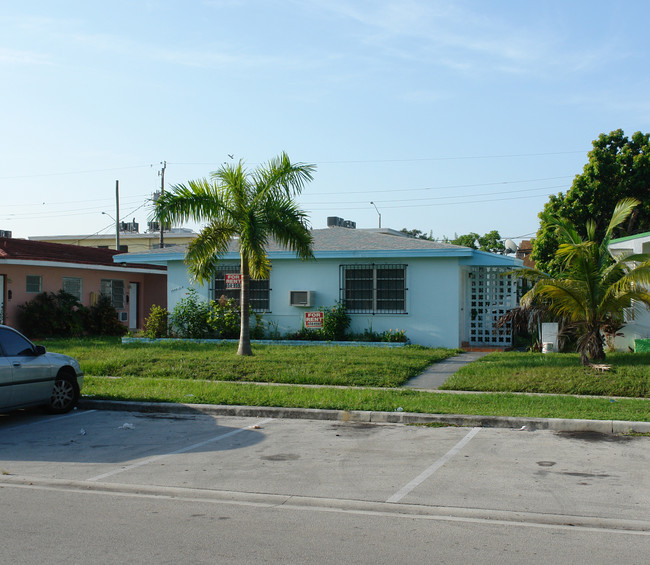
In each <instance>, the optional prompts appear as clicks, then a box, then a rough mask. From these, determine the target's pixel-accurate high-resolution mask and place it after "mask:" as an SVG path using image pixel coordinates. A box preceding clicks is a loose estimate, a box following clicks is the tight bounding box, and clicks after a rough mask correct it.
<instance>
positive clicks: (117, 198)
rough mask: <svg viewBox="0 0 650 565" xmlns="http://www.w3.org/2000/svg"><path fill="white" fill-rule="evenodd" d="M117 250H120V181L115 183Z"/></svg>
mask: <svg viewBox="0 0 650 565" xmlns="http://www.w3.org/2000/svg"><path fill="white" fill-rule="evenodd" d="M115 249H116V250H117V251H119V250H120V181H119V180H116V181H115Z"/></svg>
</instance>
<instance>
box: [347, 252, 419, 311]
mask: <svg viewBox="0 0 650 565" xmlns="http://www.w3.org/2000/svg"><path fill="white" fill-rule="evenodd" d="M406 290H407V289H406V265H393V264H385V265H375V264H370V265H368V264H365V265H341V268H340V288H339V296H340V300H341V302H343V303H344V304H345V307H346V309H347V311H348V312H349V313H351V314H406Z"/></svg>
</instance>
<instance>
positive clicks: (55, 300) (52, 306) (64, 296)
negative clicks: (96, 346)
mask: <svg viewBox="0 0 650 565" xmlns="http://www.w3.org/2000/svg"><path fill="white" fill-rule="evenodd" d="M85 316H86V308H84V307H83V306H82V305H81V303H80V302H79V301H78V300H77V299H76V298H75V297H74V296H73V295H72V294H68V293H67V292H65V291H63V290H60V291H59V292H57V293H56V294H55V293H53V292H49V293H48V292H42V293H40V294H37V295H36V296H35V297H34V298H33V299H32V300H30V301H29V302H26V303H25V304H20V305H19V306H18V320H17V322H18V323H17V325H18V328H19V329H20V330H21V331H22V332H23V333H24V334H26V335H28V336H30V337H76V336H80V335H83V334H84V329H85V328H84V320H85Z"/></svg>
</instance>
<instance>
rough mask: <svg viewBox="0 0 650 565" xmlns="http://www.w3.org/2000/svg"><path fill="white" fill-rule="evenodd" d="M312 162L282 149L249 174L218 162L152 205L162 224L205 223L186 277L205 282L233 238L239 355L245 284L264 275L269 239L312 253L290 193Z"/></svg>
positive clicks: (245, 344)
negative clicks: (237, 259) (237, 263)
mask: <svg viewBox="0 0 650 565" xmlns="http://www.w3.org/2000/svg"><path fill="white" fill-rule="evenodd" d="M315 168H316V167H315V165H308V164H303V163H296V164H294V163H291V161H290V160H289V157H288V156H287V154H286V153H282V154H281V155H280V156H278V157H276V158H274V159H271V160H270V161H269V162H268V163H267V164H266V165H265V166H261V167H258V168H257V169H255V170H254V171H252V172H249V171H247V170H245V168H244V166H243V163H242V162H241V161H240V162H239V163H238V164H237V165H234V164H225V163H224V164H223V165H222V166H221V167H220V168H219V170H217V171H215V172H213V173H211V174H210V179H199V180H193V181H189V182H188V183H187V184H186V185H185V184H179V185H174V186H172V188H171V191H170V192H167V193H165V194H164V195H162V196H161V197H160V198H159V199H158V200H157V201H156V205H155V215H156V216H157V218H158V219H159V221H160V222H161V225H163V223H165V222H168V223H177V222H184V221H187V220H190V219H191V220H194V221H197V222H207V225H206V226H205V227H204V228H203V229H202V230H201V232H200V233H199V235H198V237H197V238H196V239H194V240H193V241H192V242H191V243H190V245H189V246H188V250H187V257H186V262H187V263H188V270H189V272H190V275H191V276H192V277H193V278H194V280H196V281H197V282H198V283H200V284H202V283H203V282H204V281H209V280H210V279H211V277H212V276H213V275H214V274H215V271H216V269H217V264H218V262H219V260H220V259H221V258H222V257H223V255H224V254H225V253H226V252H227V251H228V246H229V244H230V243H231V242H233V241H234V242H235V243H236V244H237V247H238V249H239V255H240V259H241V271H240V272H241V301H240V309H241V331H240V335H239V348H238V350H237V354H238V355H252V354H253V352H252V350H251V344H250V332H249V310H250V299H249V283H250V279H251V277H252V278H253V279H263V278H268V276H269V273H270V271H271V262H270V261H269V259H268V257H267V254H266V247H267V245H268V243H269V240H270V239H271V238H272V239H273V240H275V241H276V242H277V243H278V244H279V245H281V246H283V247H285V248H288V249H290V250H292V251H295V253H296V255H297V256H298V257H299V258H301V259H309V258H312V257H313V252H312V236H311V232H310V231H309V227H308V225H307V215H306V214H305V213H304V212H303V211H302V210H301V209H300V208H299V207H298V205H297V203H296V202H295V201H294V197H295V196H297V195H298V194H300V193H301V192H302V189H303V187H304V185H305V184H306V183H307V182H308V181H310V180H312V173H313V171H314V170H315Z"/></svg>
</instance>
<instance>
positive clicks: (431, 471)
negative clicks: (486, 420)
mask: <svg viewBox="0 0 650 565" xmlns="http://www.w3.org/2000/svg"><path fill="white" fill-rule="evenodd" d="M480 429H481V428H472V429H471V430H470V432H469V433H468V434H467V435H466V436H465V437H464V438H463V439H461V440H460V441H459V442H458V443H457V444H456V445H454V447H452V448H451V449H450V450H449V451H448V452H447V453H445V454H444V455H443V456H442V457H441V458H440V459H438V460H437V461H436V462H435V463H434V464H433V465H431V466H430V467H429V468H428V469H427V470H426V471H424V472H422V473H420V474H419V475H418V476H417V477H415V478H414V479H413V480H412V481H411V482H409V483H407V484H406V485H404V486H403V487H402V488H401V489H400V490H398V491H397V492H396V493H395V494H394V495H393V496H391V497H390V498H389V499H388V500H387V501H386V502H399V501H400V500H402V498H404V497H405V496H406V495H407V494H408V493H409V492H411V491H412V490H413V489H414V488H416V487H417V486H419V485H420V484H422V483H423V482H424V481H426V480H427V479H428V478H429V477H430V476H431V475H433V474H434V473H435V472H436V471H437V470H438V469H440V467H442V466H443V465H444V464H445V463H447V461H449V460H450V459H451V458H452V457H453V456H454V455H456V453H458V452H459V451H460V450H461V449H463V447H464V446H465V445H467V444H468V443H469V441H470V440H471V439H472V438H473V437H474V436H475V435H476V434H477V433H478V432H479V431H480Z"/></svg>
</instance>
